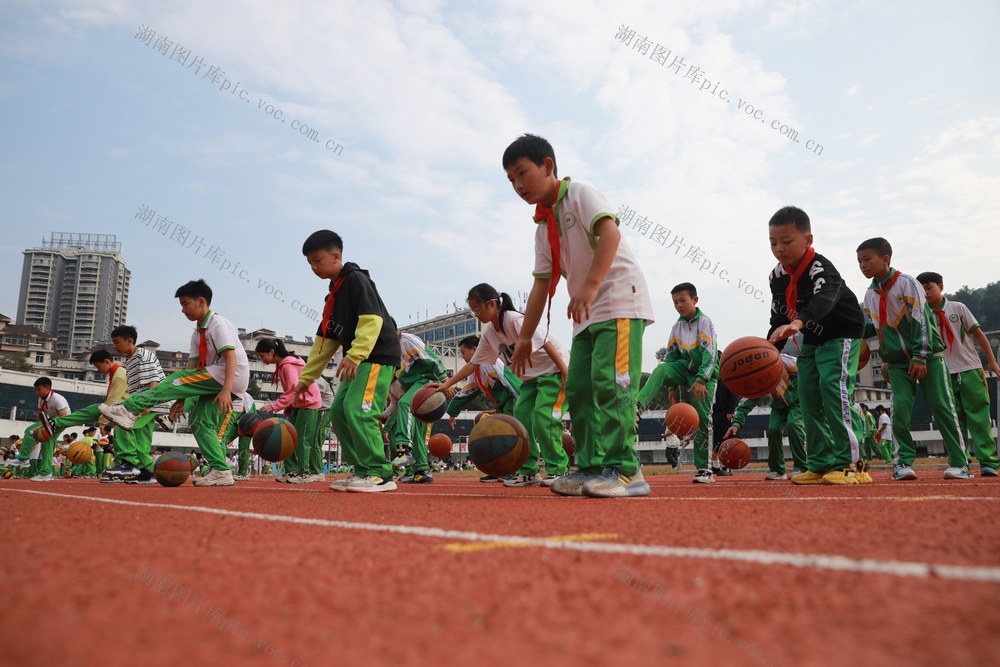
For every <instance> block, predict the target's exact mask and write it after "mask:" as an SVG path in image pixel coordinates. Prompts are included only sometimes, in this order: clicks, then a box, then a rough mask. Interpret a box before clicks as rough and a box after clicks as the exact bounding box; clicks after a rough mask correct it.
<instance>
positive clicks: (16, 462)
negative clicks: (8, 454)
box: [4, 458, 31, 468]
mask: <svg viewBox="0 0 1000 667" xmlns="http://www.w3.org/2000/svg"><path fill="white" fill-rule="evenodd" d="M4 465H9V466H10V467H11V468H27V467H28V466H30V465H31V461H30V460H29V459H17V458H14V459H10V460H8V461H4Z"/></svg>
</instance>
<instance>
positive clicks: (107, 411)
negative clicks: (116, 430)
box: [97, 403, 136, 429]
mask: <svg viewBox="0 0 1000 667" xmlns="http://www.w3.org/2000/svg"><path fill="white" fill-rule="evenodd" d="M97 409H98V410H100V411H101V414H102V415H104V416H105V417H107V418H108V419H110V420H111V421H113V422H114V423H116V424H118V425H119V426H121V427H122V428H124V429H130V428H132V427H133V426H135V420H136V415H134V414H132V413H131V412H129V411H128V410H127V409H125V406H124V405H122V404H121V403H115V404H114V405H104V404H103V403H102V404H100V405H98V406H97Z"/></svg>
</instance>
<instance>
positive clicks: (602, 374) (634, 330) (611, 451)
mask: <svg viewBox="0 0 1000 667" xmlns="http://www.w3.org/2000/svg"><path fill="white" fill-rule="evenodd" d="M645 328H646V323H645V321H644V320H628V319H619V320H609V321H607V322H596V323H594V324H591V325H590V326H589V327H587V328H586V329H585V330H584V331H581V332H580V333H579V334H578V335H576V336H575V337H574V338H573V344H572V346H571V348H570V357H569V378H568V379H567V381H566V403H567V405H568V406H569V412H570V415H571V418H572V421H573V437H574V438H575V439H576V462H577V466H578V467H579V469H580V470H582V471H586V472H591V473H600V472H601V471H602V470H603V469H604V468H608V467H615V468H617V469H618V470H619V471H620V472H621V473H622V474H623V475H629V476H631V475H634V474H636V472H638V470H639V459H638V458H637V457H636V453H635V444H636V435H637V434H636V427H635V406H636V401H637V400H638V394H639V383H640V382H641V378H642V334H643V332H644V331H645ZM522 387H523V385H522ZM560 437H562V436H560Z"/></svg>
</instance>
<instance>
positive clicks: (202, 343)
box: [196, 310, 215, 371]
mask: <svg viewBox="0 0 1000 667" xmlns="http://www.w3.org/2000/svg"><path fill="white" fill-rule="evenodd" d="M213 315H215V312H214V311H211V310H210V311H208V315H207V316H206V317H205V326H201V327H196V328H197V330H198V370H199V371H203V370H205V364H206V363H208V338H206V335H205V331H206V330H207V329H208V322H209V320H211V319H212V316H213Z"/></svg>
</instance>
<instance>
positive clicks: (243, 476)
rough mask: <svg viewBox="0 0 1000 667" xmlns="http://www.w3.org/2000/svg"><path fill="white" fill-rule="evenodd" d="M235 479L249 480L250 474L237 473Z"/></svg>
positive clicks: (240, 480)
mask: <svg viewBox="0 0 1000 667" xmlns="http://www.w3.org/2000/svg"><path fill="white" fill-rule="evenodd" d="M233 479H235V480H236V481H237V482H249V481H250V475H236V476H235V477H233Z"/></svg>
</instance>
